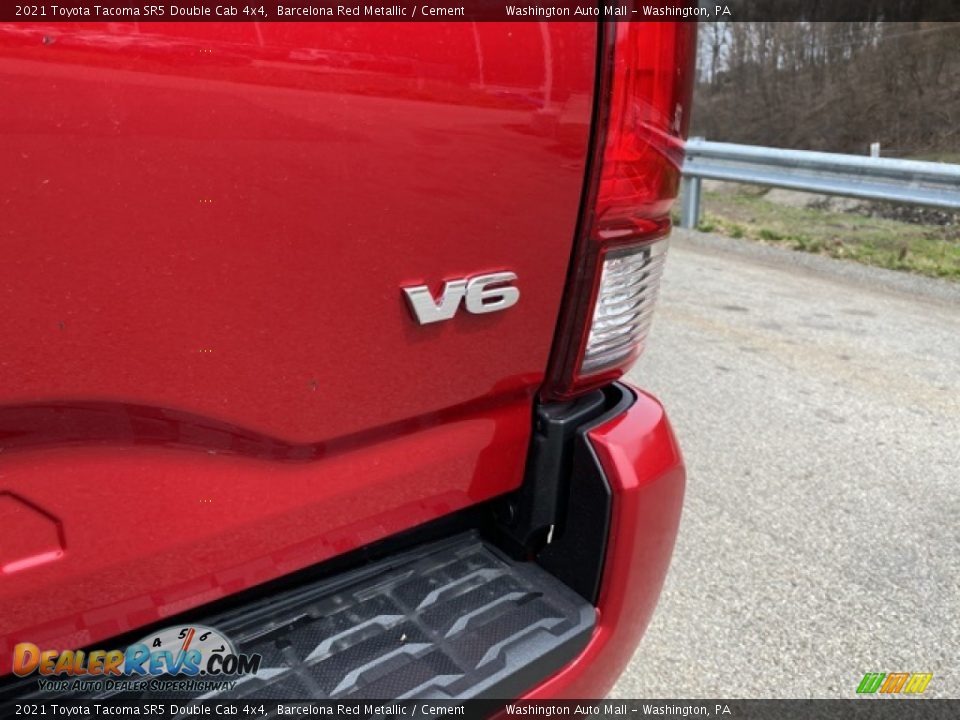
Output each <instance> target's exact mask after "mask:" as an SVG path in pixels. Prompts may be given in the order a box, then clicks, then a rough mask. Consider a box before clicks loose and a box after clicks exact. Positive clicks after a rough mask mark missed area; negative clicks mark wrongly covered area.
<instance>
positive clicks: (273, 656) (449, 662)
mask: <svg viewBox="0 0 960 720" xmlns="http://www.w3.org/2000/svg"><path fill="white" fill-rule="evenodd" d="M595 620H596V615H595V610H594V608H593V607H592V606H591V605H590V604H589V603H587V601H585V600H584V599H583V598H581V597H580V596H579V595H577V594H576V593H575V592H574V591H572V590H571V589H569V588H568V587H567V586H566V585H563V584H562V583H561V582H560V581H558V580H557V579H556V578H554V577H553V576H551V575H550V574H548V573H547V572H545V571H544V570H542V569H541V568H539V567H538V566H536V565H534V564H532V563H519V562H516V561H513V560H511V559H509V558H507V557H506V556H504V555H502V554H501V553H500V552H499V551H497V550H496V549H494V548H493V547H491V546H490V545H488V544H486V543H485V542H484V541H482V540H481V539H480V538H479V536H478V535H476V534H475V533H465V534H463V535H460V536H457V537H454V538H450V539H447V540H444V541H440V542H435V543H430V544H428V545H425V546H421V547H420V548H418V549H416V550H414V551H410V552H407V553H403V554H399V555H397V556H395V557H390V558H388V559H386V560H383V561H380V562H376V563H372V564H370V565H367V566H365V567H363V568H360V569H358V570H355V571H352V572H349V573H346V574H343V575H339V576H335V577H332V578H326V579H324V580H320V581H315V582H313V583H311V584H309V585H306V586H303V587H300V588H297V589H296V590H293V591H289V592H286V593H283V594H280V595H277V596H274V597H271V598H269V599H265V600H259V601H257V602H256V603H253V604H251V605H248V606H244V607H242V608H239V609H236V610H233V611H232V612H230V613H229V614H225V615H220V616H214V617H209V618H206V619H205V620H203V621H202V623H203V624H204V625H207V626H210V627H214V628H217V629H218V630H220V631H222V632H223V633H224V634H225V635H227V636H228V637H229V638H231V639H232V640H233V643H234V645H235V646H236V648H237V650H238V651H239V652H243V653H259V654H260V655H261V656H262V658H263V659H262V661H261V664H260V671H259V672H258V674H257V675H256V676H253V675H248V676H245V677H241V678H236V679H237V680H239V682H238V683H237V684H236V685H235V686H234V687H233V689H232V690H229V691H225V692H221V693H218V694H215V695H213V694H211V695H208V697H217V698H223V699H247V698H249V699H295V698H317V699H323V698H356V699H364V698H377V699H400V698H438V699H439V698H473V697H487V698H493V697H495V698H501V697H503V698H506V697H515V696H517V695H519V694H520V693H522V692H524V691H525V690H527V689H528V688H529V687H531V686H532V685H534V684H536V683H537V682H538V681H540V680H543V679H544V678H546V677H547V676H549V675H550V674H551V673H553V672H554V671H556V670H558V669H559V668H560V667H561V666H562V665H563V664H565V663H566V662H567V661H569V660H570V659H572V658H573V657H574V656H575V655H576V654H577V653H579V652H580V650H582V649H583V647H584V646H585V645H586V643H587V641H588V640H589V638H590V635H591V633H592V631H593V627H594V624H595ZM217 679H223V678H222V677H220V678H217ZM31 685H32V688H31V689H34V688H36V685H34V684H32V683H31ZM106 695H108V693H104V694H103V695H99V697H104V696H106ZM124 696H126V694H124ZM60 697H61V698H62V697H64V696H63V695H60ZM145 697H146V698H149V697H150V695H147V696H145ZM162 697H163V698H169V699H182V700H187V699H189V698H190V697H191V695H190V694H187V693H182V694H179V697H178V693H163V694H162Z"/></svg>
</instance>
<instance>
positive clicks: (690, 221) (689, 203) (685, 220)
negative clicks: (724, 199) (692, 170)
mask: <svg viewBox="0 0 960 720" xmlns="http://www.w3.org/2000/svg"><path fill="white" fill-rule="evenodd" d="M701 182H702V180H701V179H700V178H698V177H690V176H688V175H684V176H683V180H682V181H681V185H680V227H682V228H688V229H692V228H695V227H696V226H697V225H699V224H700V184H701Z"/></svg>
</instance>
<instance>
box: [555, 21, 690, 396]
mask: <svg viewBox="0 0 960 720" xmlns="http://www.w3.org/2000/svg"><path fill="white" fill-rule="evenodd" d="M603 45H604V49H603V58H602V61H601V65H602V67H601V74H600V87H599V88H598V93H599V94H598V103H597V111H596V117H595V136H594V148H593V153H592V157H591V166H590V179H589V182H588V189H587V194H586V197H585V203H584V208H583V214H582V217H581V220H580V231H579V233H580V234H579V237H578V240H577V243H576V246H575V248H574V254H573V260H572V265H571V268H570V276H569V278H568V284H567V294H566V296H565V298H564V306H563V310H562V312H561V319H560V325H559V329H558V334H557V338H556V340H555V342H554V349H553V355H552V357H551V363H550V369H549V372H548V380H547V383H546V385H545V386H544V389H543V395H544V398H545V399H553V400H558V399H566V398H570V397H572V396H574V395H577V394H579V393H581V392H584V391H586V390H590V389H592V388H595V387H599V386H600V385H603V384H606V383H608V382H610V381H612V380H615V379H616V378H618V377H620V376H621V375H622V374H623V373H624V372H625V371H626V370H627V369H628V368H629V366H630V365H631V364H632V362H633V361H634V360H635V359H636V357H637V356H638V355H639V354H640V352H641V350H642V347H643V342H644V339H645V338H646V333H647V330H648V329H649V326H650V315H651V312H652V309H653V304H654V303H655V301H656V295H657V291H658V288H659V278H660V271H661V269H662V265H663V256H664V252H665V250H666V246H665V243H666V237H667V234H668V233H669V230H670V205H671V204H672V203H673V201H674V200H675V199H676V196H677V190H678V187H679V183H680V170H681V166H682V163H683V143H684V140H685V139H686V137H687V129H688V127H689V116H690V98H691V94H692V91H693V73H694V58H695V51H696V24H695V23H692V22H690V23H667V22H663V23H660V22H658V23H646V22H626V23H616V24H614V25H611V24H606V25H605V31H604V38H603Z"/></svg>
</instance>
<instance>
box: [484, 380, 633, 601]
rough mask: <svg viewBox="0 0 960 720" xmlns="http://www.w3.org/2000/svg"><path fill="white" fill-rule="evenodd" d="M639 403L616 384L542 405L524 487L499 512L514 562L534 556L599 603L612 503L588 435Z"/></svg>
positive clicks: (501, 533)
mask: <svg viewBox="0 0 960 720" xmlns="http://www.w3.org/2000/svg"><path fill="white" fill-rule="evenodd" d="M635 400H636V397H635V396H634V394H633V393H632V392H631V391H630V390H629V389H628V388H627V387H626V386H625V385H621V384H619V383H614V384H612V385H609V386H607V387H605V388H603V389H601V390H595V391H593V392H592V393H590V394H588V395H585V396H583V397H581V398H578V399H576V400H572V401H568V402H562V403H544V404H541V405H539V406H538V407H537V408H536V410H535V413H534V417H535V424H534V432H533V436H532V438H531V441H530V451H529V454H528V456H527V469H526V475H525V476H524V482H523V485H522V486H521V488H520V489H519V490H518V491H517V492H515V493H512V494H511V495H508V496H506V497H505V498H503V499H502V500H501V501H500V504H499V505H498V506H496V507H497V517H498V518H499V520H500V524H499V526H498V527H497V528H496V531H497V534H496V535H495V537H496V538H497V540H498V542H499V543H500V544H501V545H502V546H503V547H504V548H505V549H507V550H508V551H509V552H511V553H512V554H513V555H514V556H515V557H535V558H536V560H537V562H538V563H540V565H542V566H543V567H544V568H545V569H547V570H548V571H549V572H550V573H551V574H553V575H554V576H556V577H557V578H559V579H560V580H562V581H563V582H564V583H565V584H567V585H569V586H570V587H572V588H573V589H574V590H576V591H577V592H578V593H580V595H581V596H582V597H584V598H585V599H587V600H589V601H590V602H591V603H594V604H596V602H597V599H598V596H599V592H600V581H601V578H602V574H603V562H604V557H605V554H606V547H607V536H608V534H609V532H610V516H611V505H612V502H613V496H612V491H611V489H610V485H609V483H608V482H607V479H606V477H604V474H603V470H602V468H601V467H600V463H599V461H598V460H597V457H596V455H595V454H594V452H593V448H592V447H591V446H590V443H589V441H588V440H587V433H588V432H589V431H590V430H592V429H593V428H595V427H597V426H598V425H601V424H603V423H605V422H608V421H609V420H611V419H612V418H614V417H616V416H618V415H620V414H622V413H624V412H626V411H627V409H628V408H629V407H630V406H631V405H632V404H633V403H634V401H635Z"/></svg>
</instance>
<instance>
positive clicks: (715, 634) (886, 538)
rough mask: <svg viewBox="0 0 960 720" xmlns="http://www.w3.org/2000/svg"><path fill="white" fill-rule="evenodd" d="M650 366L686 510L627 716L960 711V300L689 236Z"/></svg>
mask: <svg viewBox="0 0 960 720" xmlns="http://www.w3.org/2000/svg"><path fill="white" fill-rule="evenodd" d="M670 253H671V255H670V259H669V260H668V263H667V271H666V276H665V278H664V285H663V296H662V301H661V306H660V308H659V309H658V315H657V318H656V320H655V322H654V328H653V332H652V336H651V339H650V343H649V349H648V350H647V352H646V355H645V356H644V357H643V358H642V359H641V361H640V362H639V363H638V365H637V366H636V367H635V368H634V370H633V371H632V372H631V374H630V379H631V380H632V381H633V382H635V383H636V384H638V385H640V386H642V387H644V388H647V389H649V390H650V391H651V392H653V393H654V394H656V395H658V396H659V397H660V398H661V400H662V401H663V402H664V404H665V405H666V407H667V409H668V411H669V412H670V416H671V419H672V420H673V423H674V426H675V429H676V431H677V434H678V436H679V438H680V442H681V445H682V447H683V448H684V453H685V457H686V460H687V467H688V485H687V499H686V505H685V510H684V517H683V521H682V523H681V529H680V536H679V539H678V543H677V548H676V553H675V556H674V562H673V565H672V568H671V571H670V574H669V577H668V579H667V584H666V587H665V590H664V594H663V597H662V599H661V602H660V605H659V607H658V610H657V613H656V615H655V617H654V620H653V622H652V624H651V626H650V628H649V630H648V631H647V635H646V637H645V638H644V640H643V643H642V644H641V646H640V649H639V650H638V652H637V654H636V655H635V656H634V658H633V660H632V662H631V664H630V666H629V668H628V669H627V671H626V672H625V673H624V675H623V677H622V678H621V679H620V681H619V683H618V684H617V686H616V687H615V689H614V691H613V693H612V694H613V695H614V696H619V697H660V698H671V697H741V698H745V697H851V696H853V695H855V689H856V686H857V684H858V683H859V681H860V679H861V678H862V676H863V674H864V673H865V672H898V671H905V672H920V671H924V672H932V673H934V678H933V680H932V682H931V683H930V686H929V688H928V689H927V692H926V695H928V696H936V697H960V673H958V660H960V484H958V482H960V481H958V477H957V475H958V470H960V287H958V286H957V285H948V284H945V283H938V282H937V281H928V280H924V279H922V278H913V277H911V276H904V275H894V274H892V273H889V272H886V271H882V270H874V269H872V268H863V267H861V266H858V265H855V264H853V263H847V262H843V261H835V260H829V259H826V258H819V257H814V256H809V255H803V254H800V253H793V252H791V251H788V250H777V249H772V248H765V247H761V246H756V245H750V244H749V243H747V242H746V241H733V240H729V239H722V238H714V237H712V236H705V235H699V234H692V233H684V232H682V231H680V232H678V233H677V234H676V235H675V238H674V241H673V246H672V248H671V251H670Z"/></svg>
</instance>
